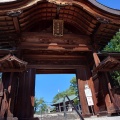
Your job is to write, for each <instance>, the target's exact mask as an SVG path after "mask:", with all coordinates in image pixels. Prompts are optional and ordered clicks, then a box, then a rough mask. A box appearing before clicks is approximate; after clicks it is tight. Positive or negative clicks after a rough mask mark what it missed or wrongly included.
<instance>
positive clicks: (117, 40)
mask: <svg viewBox="0 0 120 120" xmlns="http://www.w3.org/2000/svg"><path fill="white" fill-rule="evenodd" d="M103 51H104V52H120V32H117V33H116V35H115V36H114V37H113V39H111V41H110V42H109V43H108V45H107V46H106V47H105V48H104V49H103ZM110 74H111V77H112V81H113V82H112V85H113V86H120V71H114V72H111V73H110Z"/></svg>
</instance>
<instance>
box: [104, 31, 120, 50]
mask: <svg viewBox="0 0 120 120" xmlns="http://www.w3.org/2000/svg"><path fill="white" fill-rule="evenodd" d="M103 51H106V52H120V32H117V33H116V35H115V36H114V37H113V39H111V40H110V42H109V43H108V45H106V47H105V48H104V49H103Z"/></svg>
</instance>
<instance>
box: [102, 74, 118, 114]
mask: <svg viewBox="0 0 120 120" xmlns="http://www.w3.org/2000/svg"><path fill="white" fill-rule="evenodd" d="M104 74H105V77H106V85H107V88H108V92H107V94H106V96H105V103H106V107H107V111H108V114H109V115H111V114H112V113H116V109H117V107H118V106H114V105H115V104H113V103H115V102H114V98H113V95H112V93H111V84H110V81H109V78H108V74H107V72H105V73H104ZM118 109H119V108H118Z"/></svg>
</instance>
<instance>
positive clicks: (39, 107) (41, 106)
mask: <svg viewBox="0 0 120 120" xmlns="http://www.w3.org/2000/svg"><path fill="white" fill-rule="evenodd" d="M46 108H47V105H46V104H45V101H44V99H43V98H40V99H38V98H35V103H34V112H35V113H36V112H37V111H39V112H40V111H42V112H43V111H45V109H46Z"/></svg>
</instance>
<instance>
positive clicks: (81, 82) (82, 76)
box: [77, 67, 99, 115]
mask: <svg viewBox="0 0 120 120" xmlns="http://www.w3.org/2000/svg"><path fill="white" fill-rule="evenodd" d="M77 79H78V90H79V96H80V103H81V105H82V112H83V115H86V114H90V112H89V109H88V104H87V101H86V97H85V92H84V89H85V84H88V85H89V87H90V88H91V91H92V98H93V102H94V106H93V107H94V113H95V114H98V112H99V108H98V106H97V98H96V95H95V89H94V84H93V80H92V75H91V72H90V69H89V68H88V67H85V68H79V69H77Z"/></svg>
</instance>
